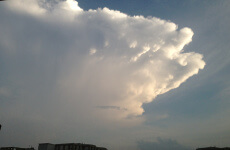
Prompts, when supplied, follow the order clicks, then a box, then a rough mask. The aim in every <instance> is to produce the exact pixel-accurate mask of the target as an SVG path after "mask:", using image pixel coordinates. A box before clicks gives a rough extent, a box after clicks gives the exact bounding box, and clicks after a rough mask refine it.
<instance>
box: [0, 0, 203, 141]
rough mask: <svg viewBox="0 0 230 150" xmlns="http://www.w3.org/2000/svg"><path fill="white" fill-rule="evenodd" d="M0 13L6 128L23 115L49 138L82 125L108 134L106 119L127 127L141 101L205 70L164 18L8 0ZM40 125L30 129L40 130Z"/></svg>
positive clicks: (182, 33)
mask: <svg viewBox="0 0 230 150" xmlns="http://www.w3.org/2000/svg"><path fill="white" fill-rule="evenodd" d="M1 8H4V9H1V10H0V11H1V12H2V13H0V17H1V18H2V21H1V22H0V34H1V35H4V36H1V37H0V49H1V55H0V58H1V63H2V64H1V65H2V67H1V72H4V74H2V79H3V78H4V79H5V78H7V80H4V81H2V82H1V84H2V85H1V86H0V87H5V85H7V86H6V87H7V90H8V91H10V95H9V96H11V100H10V102H6V103H4V104H3V105H1V106H0V108H1V109H0V111H2V112H1V113H3V111H7V110H13V111H14V112H15V113H9V114H8V115H7V118H6V117H5V118H3V120H4V119H5V121H6V122H8V123H9V124H13V123H14V120H15V118H23V120H25V121H28V120H29V122H34V123H35V124H36V123H38V124H42V125H43V126H45V125H47V126H48V125H50V128H51V127H52V129H51V130H52V131H55V135H61V134H63V133H62V131H61V130H59V129H60V128H63V127H65V128H67V127H68V129H71V128H74V129H75V128H77V129H79V130H81V133H78V135H79V136H80V135H82V137H84V136H83V135H84V134H85V133H84V132H83V131H84V130H86V129H88V128H93V129H94V128H95V127H98V128H103V129H105V127H107V128H108V130H109V129H110V128H111V127H113V126H114V125H117V124H114V122H120V123H119V124H118V125H117V126H120V125H121V126H122V125H127V122H126V121H128V122H131V123H128V125H129V126H130V125H135V123H136V122H139V121H140V120H141V119H140V118H141V117H138V116H141V115H142V113H143V112H144V109H143V108H142V105H143V104H144V103H149V102H151V101H153V100H154V98H155V97H156V96H158V95H160V94H164V93H166V92H168V91H169V90H172V89H175V88H177V87H179V86H180V85H181V84H182V83H183V82H185V81H186V80H187V79H188V78H189V77H191V76H193V75H195V74H197V73H198V72H199V70H200V69H203V68H204V66H205V62H204V61H203V60H202V57H203V56H202V55H201V54H198V53H195V52H184V51H183V48H184V46H186V45H187V44H189V43H190V42H191V41H192V36H193V32H192V30H191V29H189V28H182V29H178V27H177V25H176V24H174V23H172V22H170V21H165V20H161V19H159V18H154V17H152V18H151V17H148V18H145V17H143V16H129V15H127V14H124V13H122V12H120V11H117V10H111V9H109V8H103V9H101V8H98V9H97V10H88V11H85V10H83V9H82V8H80V7H79V6H78V2H76V1H74V0H67V1H43V0H39V1H38V0H11V1H7V2H6V3H4V4H3V5H2V6H1ZM1 93H3V94H4V93H5V95H6V94H7V92H5V90H4V89H2V90H1ZM8 99H9V97H8ZM98 108H101V109H98ZM116 110H125V111H116ZM166 117H167V116H163V118H166ZM95 118H96V119H95ZM95 120H96V121H95ZM66 122H68V124H66ZM92 122H93V123H94V126H93V127H92V126H90V124H91V123H92ZM121 122H122V123H121ZM86 124H87V125H88V126H86ZM42 125H41V126H38V125H37V124H36V125H34V127H36V128H39V129H38V131H41V130H43V129H44V128H41V127H42ZM89 126H90V127H89ZM110 126H111V127H110ZM77 129H76V132H77V131H78V130H77ZM93 129H92V130H93ZM47 130H48V129H47ZM87 131H88V130H87ZM93 131H94V130H93ZM93 131H92V132H93ZM19 132H20V131H19ZM43 132H44V133H45V131H43ZM66 132H67V133H72V131H66ZM40 133H41V132H38V133H37V134H38V135H39V134H40ZM67 133H66V134H67ZM43 135H44V134H43ZM55 135H52V137H55ZM85 136H86V135H85ZM95 136H96V135H95ZM56 137H60V136H56ZM43 138H44V139H45V138H47V137H43ZM28 139H29V138H28ZM97 139H99V138H97Z"/></svg>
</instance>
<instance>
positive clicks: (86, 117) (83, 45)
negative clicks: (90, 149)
mask: <svg viewBox="0 0 230 150" xmlns="http://www.w3.org/2000/svg"><path fill="white" fill-rule="evenodd" d="M13 2H14V1H13ZM13 2H8V4H6V5H5V4H3V3H5V2H1V5H0V19H1V20H2V22H1V23H0V27H1V26H2V27H1V28H0V34H1V35H4V36H1V38H0V41H1V43H0V51H1V53H0V54H1V56H0V70H1V74H0V97H1V101H0V103H1V104H0V121H1V124H2V126H3V127H2V131H1V133H0V146H28V145H34V146H35V147H36V144H38V143H41V142H51V143H64V142H84V143H92V144H93V143H94V144H96V145H99V146H105V147H108V148H109V149H114V150H115V149H124V150H128V149H140V150H147V149H153V148H157V149H162V150H169V149H171V147H174V148H175V149H178V150H179V149H180V150H188V149H195V148H197V147H204V146H219V147H226V146H230V145H229V140H230V119H229V115H230V110H229V107H230V101H229V98H230V94H229V91H230V86H229V85H230V83H229V74H230V68H229V67H230V59H229V56H230V43H229V39H230V30H229V23H230V19H229V15H230V9H229V7H230V2H229V1H224V0H218V1H216V0H202V1H200V0H190V1H180V0H178V1H177V0H175V1H170V0H145V1H143V0H116V1H115V0H78V5H79V7H80V8H82V9H83V10H84V11H85V12H86V11H88V10H89V9H96V10H97V9H98V8H104V7H107V8H108V9H109V10H108V11H105V12H100V11H99V10H97V11H98V12H100V13H98V16H97V15H96V17H95V18H94V19H93V20H90V19H88V17H89V15H88V14H87V13H85V15H83V17H81V18H78V19H79V20H80V21H79V22H77V19H76V20H75V21H74V23H72V22H71V21H69V20H68V19H69V18H70V20H71V19H72V18H71V15H72V13H76V14H77V12H72V10H71V11H70V12H69V11H66V10H65V9H63V8H64V7H62V5H61V6H58V7H56V4H54V6H55V7H51V8H52V9H54V8H55V10H56V12H58V13H59V15H60V16H59V17H57V16H58V15H56V14H55V13H56V12H55V11H54V13H53V14H52V13H50V14H51V15H50V14H49V13H47V12H46V13H44V14H43V12H42V11H43V10H42V9H41V8H42V6H41V5H39V7H37V5H32V4H28V5H31V6H35V7H33V9H31V11H25V10H24V9H25V8H26V7H24V6H23V5H20V4H19V3H22V4H23V3H24V4H27V3H28V1H26V0H21V1H20V2H19V3H18V4H17V5H15V6H20V9H18V8H17V9H18V10H17V9H16V8H15V6H14V5H13V4H12V3H13ZM33 2H43V1H41V0H34V1H33ZM47 2H48V1H47ZM50 2H54V1H52V0H50ZM64 2H65V1H64ZM35 4H36V3H35ZM42 4H44V5H45V4H46V3H42ZM63 6H64V3H63ZM12 8H13V9H12ZM31 8H32V7H31ZM37 8H39V9H37ZM70 8H71V7H68V9H70ZM62 10H64V11H62ZM110 10H118V11H120V12H122V13H125V14H127V15H128V16H131V17H132V16H134V15H136V16H138V15H142V16H144V17H145V18H150V16H152V17H157V18H160V19H162V20H166V21H165V23H163V25H162V26H163V27H164V29H161V28H160V31H158V30H156V29H155V28H153V31H150V30H147V29H146V28H145V27H146V26H144V25H145V23H146V22H143V24H141V25H140V26H138V28H137V29H136V28H133V27H131V26H132V25H131V24H130V28H129V27H127V28H125V30H123V28H120V25H121V26H122V25H123V24H122V23H123V22H121V23H120V24H119V23H117V22H116V21H118V22H119V19H118V20H115V22H113V21H111V20H110V19H108V18H106V17H102V16H103V14H104V13H107V12H110ZM62 15H63V16H62ZM112 15H115V13H114V12H112ZM47 16H48V17H47ZM68 17H69V18H68ZM57 18H58V19H57ZM65 18H67V19H66V20H65ZM76 18H77V17H76ZM84 18H87V19H84ZM89 18H90V17H89ZM85 20H86V21H85ZM134 22H135V21H134ZM155 22H157V21H155ZM169 22H173V23H175V24H176V25H177V26H178V29H176V30H175V31H174V32H175V33H176V34H179V30H181V29H182V28H184V27H188V28H190V29H191V30H192V31H193V33H194V35H193V37H192V41H191V42H190V43H188V45H187V44H185V46H184V47H183V50H184V52H181V53H188V52H191V53H192V54H194V55H195V53H196V54H202V55H203V58H202V59H200V58H199V61H200V62H199V63H201V62H202V61H204V62H205V66H204V68H203V69H202V67H200V68H199V73H198V74H193V75H191V76H190V77H189V78H188V79H187V80H186V81H183V82H182V81H181V84H180V86H179V87H176V86H175V87H173V88H172V89H171V90H169V91H168V92H163V93H162V94H156V95H151V94H150V96H152V99H151V100H145V101H144V100H143V101H141V106H139V104H140V103H139V102H140V101H138V100H139V99H141V98H143V99H144V98H145V97H148V96H149V95H148V94H149V93H148V92H145V90H148V86H147V87H145V86H144V85H149V81H154V80H149V79H148V80H147V77H143V76H141V75H144V74H140V76H132V73H133V72H135V71H136V70H139V71H141V70H142V68H145V67H146V68H145V69H147V70H148V69H150V68H148V65H146V66H145V63H144V62H145V60H147V59H148V58H146V57H144V56H143V60H142V59H141V60H140V62H138V63H134V65H132V66H129V65H127V64H126V65H125V66H123V64H125V61H124V62H123V59H120V56H121V57H124V56H125V57H124V58H126V57H129V56H131V54H132V53H130V52H123V51H125V50H126V49H127V47H126V46H125V44H126V43H125V42H124V43H123V41H120V39H119V38H117V37H118V36H119V35H118V34H116V33H117V32H114V31H118V32H121V33H122V32H126V30H129V29H130V32H128V33H129V34H131V35H133V36H135V37H137V39H138V40H137V43H138V44H139V43H145V42H146V43H148V42H147V41H148V40H150V39H152V37H153V39H154V38H156V39H157V37H156V35H159V36H160V35H161V33H164V35H165V36H164V37H162V40H165V41H166V44H167V42H169V41H168V40H167V39H168V38H169V37H170V35H168V32H167V31H166V30H165V29H167V28H168V26H171V25H168V26H167V23H169ZM81 23H82V24H83V26H81ZM126 23H127V24H128V23H129V21H127V22H126ZM104 24H106V25H110V26H111V28H110V27H108V28H107V26H106V27H105V28H101V26H103V25H104ZM124 24H125V23H124ZM146 24H147V23H146ZM159 24H160V23H159ZM159 24H158V23H157V25H159ZM142 26H143V28H142ZM159 26H161V25H159ZM145 31H147V33H149V34H147V33H145ZM128 33H127V37H126V39H127V41H129V39H130V37H129V34H128ZM141 33H145V34H144V35H145V36H143V35H142V34H141ZM181 34H182V33H181ZM189 34H190V33H189ZM107 38H108V39H113V40H112V42H111V43H109V44H108V43H106V39H107ZM175 38H177V37H175ZM184 38H186V36H185V37H184ZM38 41H39V42H38ZM104 41H105V43H104V45H103V44H101V43H103V42H104ZM108 41H109V40H108ZM153 42H156V44H158V43H157V40H154V41H153ZM90 44H91V45H92V46H91V45H90ZM130 44H131V45H132V44H133V43H132V42H131V43H130ZM148 44H151V42H150V43H148ZM131 45H130V47H129V48H130V49H132V46H131ZM134 45H135V42H134ZM90 46H91V47H90ZM103 46H104V49H105V51H104V49H103ZM108 46H111V49H110V51H108V50H107V49H106V48H108ZM133 48H134V49H135V48H136V46H134V47H133ZM137 48H138V47H137ZM75 49H77V52H76V53H75V51H74V50H75ZM88 49H89V51H88ZM100 49H103V51H100ZM162 49H164V47H162ZM88 53H89V55H90V56H88ZM181 53H180V54H181ZM91 56H97V57H96V58H97V59H96V58H95V59H94V58H91ZM137 56H138V55H137ZM141 56H142V55H141ZM194 57H195V56H194ZM104 58H108V59H104ZM118 58H119V59H118ZM132 58H133V57H132ZM138 58H139V57H138ZM197 59H198V58H197ZM98 60H100V61H98ZM111 60H112V61H111ZM156 60H162V61H163V62H164V63H163V65H162V67H163V66H168V67H165V68H166V69H165V70H164V69H163V70H162V71H161V72H159V74H157V73H156V74H152V76H153V77H154V78H155V79H156V80H159V81H161V80H162V81H163V79H162V78H161V77H160V76H161V75H162V74H163V75H164V73H166V74H167V73H168V72H167V71H168V70H171V69H172V68H174V67H176V66H175V62H174V61H173V62H172V61H171V59H165V57H162V56H161V55H160V54H159V56H158V55H157V58H156V59H154V60H153V61H155V62H156ZM120 62H122V63H121V64H122V65H121V66H120V65H118V66H117V65H116V64H119V63H120ZM91 63H92V64H91ZM94 64H97V65H94ZM182 66H183V65H182ZM110 68H111V69H110ZM188 69H189V68H188ZM150 70H151V69H150ZM191 70H192V69H191ZM183 71H184V70H183V68H179V69H178V72H174V71H172V72H169V73H171V74H173V76H174V78H175V80H176V79H177V78H176V77H177V76H180V75H184V74H183ZM79 72H83V73H82V74H80V73H79ZM141 73H142V72H141ZM92 75H93V76H92ZM129 75H130V76H129ZM111 79H112V80H113V81H111ZM128 81H129V82H128ZM156 82H157V81H156ZM120 83H124V84H120ZM126 83H127V84H126ZM131 83H132V84H131ZM129 84H131V85H135V86H133V89H132V88H130V89H132V90H130V91H129V90H128V91H129V92H130V93H132V92H133V93H135V92H134V91H135V89H139V88H140V89H141V87H143V88H144V91H143V92H142V94H141V95H140V97H138V95H137V97H138V100H136V99H135V100H132V99H131V98H130V97H129V96H130V95H126V94H127V93H128V92H127V93H126V92H124V90H126V86H127V85H129ZM160 84H161V83H159V85H160ZM169 85H170V84H169ZM169 85H168V86H169ZM149 86H151V85H149ZM108 89H109V90H108ZM110 89H111V90H110ZM137 91H138V90H137ZM105 93H106V94H105ZM117 93H120V95H118V94H117ZM137 93H138V92H137ZM131 95H132V94H131ZM134 95H135V94H134ZM155 96H156V98H155ZM92 97H93V100H92ZM124 97H125V98H124ZM131 97H132V96H131ZM63 99H64V100H63ZM106 99H109V100H108V101H107V100H106ZM117 99H118V100H117ZM132 102H133V103H132ZM135 102H136V103H135ZM132 104H133V105H132ZM137 105H138V107H137ZM94 109H95V110H94ZM98 109H101V110H98ZM98 116H99V117H98ZM18 137H22V138H18ZM9 139H10V140H9ZM165 145H168V146H165Z"/></svg>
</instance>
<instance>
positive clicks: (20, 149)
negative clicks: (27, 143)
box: [0, 147, 35, 150]
mask: <svg viewBox="0 0 230 150" xmlns="http://www.w3.org/2000/svg"><path fill="white" fill-rule="evenodd" d="M0 150H35V149H34V148H33V147H31V148H20V147H1V148H0Z"/></svg>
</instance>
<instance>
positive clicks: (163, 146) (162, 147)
mask: <svg viewBox="0 0 230 150" xmlns="http://www.w3.org/2000/svg"><path fill="white" fill-rule="evenodd" d="M138 147H139V148H140V150H172V149H175V150H191V148H188V147H186V146H183V145H180V144H179V143H178V142H177V141H174V140H171V139H162V138H157V141H156V142H144V141H141V142H138Z"/></svg>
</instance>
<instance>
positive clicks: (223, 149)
mask: <svg viewBox="0 0 230 150" xmlns="http://www.w3.org/2000/svg"><path fill="white" fill-rule="evenodd" d="M196 150H230V148H229V147H224V148H218V147H205V148H197V149H196Z"/></svg>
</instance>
